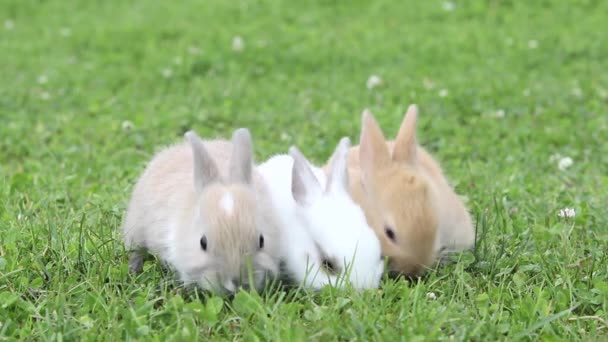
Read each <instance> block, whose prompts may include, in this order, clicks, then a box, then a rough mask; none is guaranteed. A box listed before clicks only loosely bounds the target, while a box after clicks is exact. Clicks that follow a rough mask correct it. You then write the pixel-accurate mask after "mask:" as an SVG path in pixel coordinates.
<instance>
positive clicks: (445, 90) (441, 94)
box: [438, 89, 449, 97]
mask: <svg viewBox="0 0 608 342" xmlns="http://www.w3.org/2000/svg"><path fill="white" fill-rule="evenodd" d="M438 94H439V97H446V96H448V94H449V93H448V90H447V89H441V90H439V93H438Z"/></svg>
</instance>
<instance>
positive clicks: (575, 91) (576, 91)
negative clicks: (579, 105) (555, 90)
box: [572, 87, 583, 98]
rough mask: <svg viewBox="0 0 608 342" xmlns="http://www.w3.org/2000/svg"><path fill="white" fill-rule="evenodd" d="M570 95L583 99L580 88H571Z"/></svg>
mask: <svg viewBox="0 0 608 342" xmlns="http://www.w3.org/2000/svg"><path fill="white" fill-rule="evenodd" d="M572 95H574V96H575V97H578V98H581V97H583V90H582V89H581V88H580V87H574V88H572Z"/></svg>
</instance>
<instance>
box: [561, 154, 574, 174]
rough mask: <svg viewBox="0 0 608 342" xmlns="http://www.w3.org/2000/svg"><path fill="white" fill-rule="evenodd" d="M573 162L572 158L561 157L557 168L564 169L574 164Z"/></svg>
mask: <svg viewBox="0 0 608 342" xmlns="http://www.w3.org/2000/svg"><path fill="white" fill-rule="evenodd" d="M572 164H574V161H573V160H572V158H570V157H563V158H560V160H559V162H557V168H558V169H560V170H561V171H564V170H565V169H567V168H569V167H570V166H572Z"/></svg>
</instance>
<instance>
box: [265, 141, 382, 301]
mask: <svg viewBox="0 0 608 342" xmlns="http://www.w3.org/2000/svg"><path fill="white" fill-rule="evenodd" d="M348 145H349V141H348V139H347V138H344V139H342V140H341V142H340V144H339V145H338V147H337V149H336V152H335V153H334V160H337V163H336V165H335V167H334V168H332V170H331V172H330V175H329V176H330V178H331V179H328V178H327V177H326V176H325V173H324V172H323V171H322V169H320V168H317V167H314V166H313V165H311V164H310V163H309V162H308V161H306V160H305V159H304V157H303V156H302V155H301V154H300V153H299V151H297V149H295V148H292V149H290V154H291V155H277V156H274V157H272V158H270V159H269V160H268V161H266V162H265V163H263V164H261V165H259V166H258V171H259V172H260V173H261V174H262V176H263V177H265V178H266V179H267V182H268V184H269V185H270V193H271V197H272V199H273V201H274V203H275V206H276V207H277V209H278V212H279V214H280V218H281V223H282V224H281V228H282V234H281V236H282V238H281V241H282V244H281V245H282V260H283V261H284V262H285V265H286V268H287V272H288V273H289V276H290V277H291V278H293V279H294V280H295V281H297V282H299V283H302V284H304V285H305V286H308V287H312V288H314V289H320V288H322V287H324V286H326V285H332V286H337V287H340V286H343V285H345V284H346V283H350V284H351V285H352V286H353V287H354V288H356V289H366V288H375V287H378V285H379V282H380V278H381V276H382V274H383V272H384V262H383V261H382V260H381V247H380V242H379V240H378V238H377V237H376V235H375V233H374V232H373V230H372V229H371V228H370V227H369V226H368V224H367V222H366V219H365V215H364V213H363V211H362V209H361V208H360V207H359V206H358V205H357V204H355V202H354V201H353V200H352V198H351V197H350V195H349V193H348V190H347V186H348V179H347V174H346V162H345V158H346V153H347V150H348ZM294 156H295V158H298V156H300V157H301V159H300V160H301V161H302V162H305V163H300V164H298V163H297V162H296V163H295V165H294ZM294 168H295V169H294ZM306 168H308V170H306ZM294 172H296V173H295V174H296V175H297V176H298V178H299V179H300V180H301V181H302V185H303V186H304V188H300V190H293V184H294V181H295V180H294V177H293V174H294ZM298 172H299V173H298ZM306 172H309V173H308V176H306V175H305V174H306ZM300 176H302V177H300ZM330 181H331V184H328V182H330ZM302 189H305V191H304V192H305V193H299V194H298V193H294V191H296V192H297V191H301V190H302ZM324 256H325V257H329V259H331V260H333V261H335V262H336V263H337V265H335V266H338V267H339V268H340V272H338V274H330V273H328V272H326V270H325V269H324V268H323V267H321V264H322V261H323V260H322V259H323V257H324Z"/></svg>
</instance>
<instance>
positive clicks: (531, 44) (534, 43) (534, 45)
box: [528, 39, 538, 49]
mask: <svg viewBox="0 0 608 342" xmlns="http://www.w3.org/2000/svg"><path fill="white" fill-rule="evenodd" d="M537 47H538V41H537V40H536V39H531V40H529V41H528V48H530V49H536V48H537Z"/></svg>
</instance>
